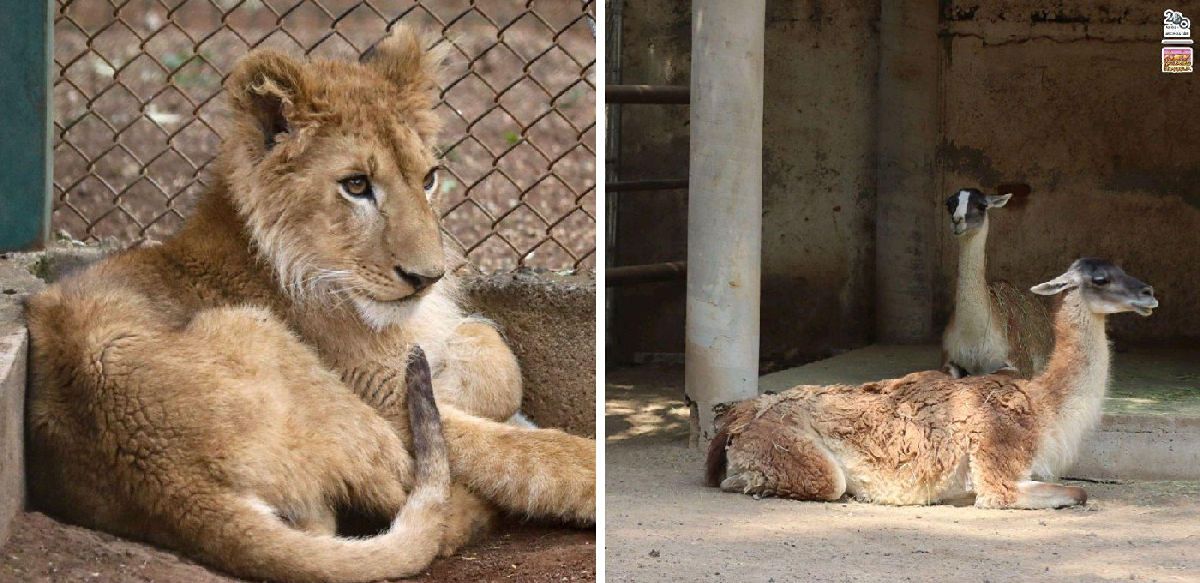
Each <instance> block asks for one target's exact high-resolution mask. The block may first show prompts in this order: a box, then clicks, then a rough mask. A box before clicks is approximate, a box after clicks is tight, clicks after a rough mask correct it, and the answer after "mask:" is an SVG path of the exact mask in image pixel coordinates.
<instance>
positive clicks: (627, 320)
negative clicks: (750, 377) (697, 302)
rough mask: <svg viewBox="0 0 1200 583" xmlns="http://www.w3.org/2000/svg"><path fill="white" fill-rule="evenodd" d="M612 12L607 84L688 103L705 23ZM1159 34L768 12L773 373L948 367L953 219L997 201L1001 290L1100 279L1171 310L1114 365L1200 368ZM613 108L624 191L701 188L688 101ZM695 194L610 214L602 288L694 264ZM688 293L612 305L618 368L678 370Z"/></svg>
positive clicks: (1138, 23) (767, 339)
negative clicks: (861, 365)
mask: <svg viewBox="0 0 1200 583" xmlns="http://www.w3.org/2000/svg"><path fill="white" fill-rule="evenodd" d="M614 4H621V8H620V11H619V12H616V11H614V14H617V13H619V15H620V18H621V21H620V25H619V27H617V26H614V27H612V28H611V30H618V29H619V30H620V36H619V41H620V55H619V56H620V60H619V63H610V65H609V67H610V68H616V69H617V70H618V71H619V79H620V81H619V82H620V83H623V84H645V85H650V86H664V87H681V86H682V87H686V86H687V85H688V84H689V83H692V82H693V80H692V79H691V76H692V74H694V72H695V71H696V70H697V65H696V63H695V62H694V59H695V58H696V55H697V54H698V53H697V48H696V47H694V46H693V45H692V42H693V37H692V36H691V32H690V31H691V26H692V24H693V23H692V20H691V16H692V8H693V4H692V3H688V2H649V3H636V4H631V3H614ZM1178 9H1179V10H1182V11H1184V12H1186V11H1187V6H1180V7H1178ZM1161 12H1162V11H1161V10H1149V9H1147V8H1145V7H1144V6H1142V5H1141V4H1137V3H1124V4H1121V5H1120V6H1106V7H1095V6H1092V5H1091V4H1089V3H1067V4H1065V5H1064V4H1061V3H1060V4H1055V5H1054V6H1050V5H1048V4H1046V3H1039V2H1017V3H1004V4H990V3H971V2H965V3H964V2H951V3H942V4H941V5H934V4H932V3H923V2H906V3H899V4H890V3H868V4H856V5H853V6H851V5H849V4H846V3H838V2H835V3H828V2H821V3H806V2H768V3H767V4H766V8H765V20H764V39H765V42H764V48H765V52H764V55H765V66H764V67H765V69H764V70H765V74H764V77H763V84H762V101H763V104H762V109H763V120H762V124H763V132H762V141H761V148H762V160H763V161H762V169H763V170H762V176H763V179H762V180H763V186H762V213H761V216H762V228H761V233H762V234H761V237H762V242H761V260H760V262H759V263H760V268H761V286H762V290H761V303H760V305H761V316H760V319H759V321H760V329H761V336H760V337H759V340H758V345H759V350H760V352H761V358H760V359H759V360H758V362H759V364H760V365H761V370H762V372H771V371H774V370H778V369H781V368H786V367H789V366H794V365H796V364H803V363H806V362H810V361H813V360H816V359H820V358H825V357H828V356H831V355H834V354H838V353H841V352H844V351H847V350H852V349H855V348H859V347H863V346H867V345H871V344H895V343H903V344H914V343H916V344H921V343H927V344H935V343H937V341H938V340H939V338H940V335H941V332H942V329H943V328H944V327H945V325H946V323H947V321H948V319H949V316H950V312H951V310H952V308H953V304H954V286H955V279H956V269H957V264H958V256H959V240H958V239H957V238H956V237H955V236H954V234H953V233H952V232H951V228H950V222H949V220H948V218H947V215H946V209H945V204H944V200H945V199H946V197H947V196H948V195H951V194H952V193H954V192H956V191H957V190H958V189H960V188H967V187H974V188H979V189H982V190H983V191H985V192H995V190H996V189H997V188H1000V187H1001V185H1003V184H1006V183H1007V184H1011V183H1020V184H1024V185H1027V186H1028V187H1029V189H1028V192H1027V193H1023V194H1020V195H1016V196H1015V197H1014V198H1013V199H1012V201H1011V203H1010V204H1009V205H1008V206H1006V207H1005V208H1000V209H995V210H994V211H992V212H991V213H990V214H989V217H990V221H991V231H990V234H989V235H988V242H987V255H986V257H987V280H988V281H1006V282H1008V283H1010V284H1012V285H1013V286H1015V287H1016V288H1017V289H1028V288H1029V286H1031V285H1033V284H1035V283H1038V282H1040V281H1044V280H1045V279H1047V278H1049V277H1051V276H1053V275H1056V274H1058V273H1060V272H1061V271H1062V269H1063V268H1064V267H1065V266H1066V265H1067V264H1069V263H1070V261H1072V260H1073V259H1075V258H1078V257H1083V256H1094V257H1103V258H1107V259H1110V260H1112V261H1114V262H1116V263H1117V264H1119V265H1123V266H1125V267H1126V268H1127V269H1128V270H1131V272H1136V273H1139V274H1140V276H1141V277H1143V278H1145V279H1146V280H1147V281H1149V282H1151V283H1152V284H1153V285H1154V287H1155V289H1156V290H1157V291H1158V292H1159V295H1160V297H1161V298H1162V300H1163V301H1162V306H1161V309H1160V310H1159V311H1158V312H1157V313H1156V314H1155V315H1154V316H1153V317H1151V318H1137V317H1128V318H1124V317H1119V318H1112V321H1111V333H1112V337H1113V338H1114V339H1115V342H1116V345H1117V349H1118V351H1120V350H1123V349H1124V348H1125V347H1153V346H1168V347H1184V348H1186V347H1194V346H1196V340H1197V338H1198V335H1197V332H1196V330H1197V329H1198V328H1197V326H1200V320H1197V317H1200V316H1198V314H1200V310H1198V309H1197V308H1198V307H1200V292H1198V291H1197V289H1196V285H1195V281H1196V276H1195V274H1194V273H1192V270H1191V269H1189V268H1188V266H1189V265H1191V264H1193V263H1194V262H1195V261H1196V260H1197V259H1200V255H1198V254H1200V239H1197V238H1196V237H1197V235H1196V234H1197V232H1198V230H1197V226H1200V210H1198V205H1200V203H1198V202H1197V198H1196V192H1195V190H1196V189H1195V187H1194V184H1193V182H1194V181H1193V180H1191V178H1190V177H1191V176H1192V174H1194V170H1193V168H1194V167H1195V166H1196V162H1197V160H1196V156H1197V155H1196V153H1195V151H1194V149H1191V148H1187V147H1181V146H1180V142H1178V141H1175V140H1173V138H1172V137H1171V136H1173V135H1175V134H1174V133H1173V130H1172V128H1174V127H1176V125H1175V124H1176V123H1177V120H1180V119H1186V118H1190V117H1191V116H1193V115H1194V114H1196V113H1197V105H1196V102H1195V100H1194V99H1191V96H1193V95H1194V94H1195V90H1196V88H1197V85H1196V80H1195V77H1194V76H1193V75H1168V74H1164V73H1162V72H1161V71H1160V70H1159V62H1158V52H1159V47H1160V46H1161V45H1160V43H1159V41H1160V38H1161V34H1162V24H1161V21H1162V14H1161ZM647 47H650V48H651V49H652V50H647ZM693 89H694V88H693ZM613 107H615V106H612V105H610V108H613ZM619 108H620V109H619V110H616V109H614V111H613V112H612V114H613V115H612V119H611V120H610V124H612V127H613V128H614V132H616V133H617V134H618V138H619V139H618V141H617V142H616V143H614V144H610V146H609V151H608V158H609V160H610V161H611V163H610V165H609V167H608V172H609V174H610V178H611V179H613V180H616V181H617V183H618V184H621V183H626V182H637V181H643V182H644V181H648V180H661V179H670V178H678V177H683V176H688V174H689V172H691V173H692V176H693V178H694V177H695V172H696V171H697V169H696V168H695V167H694V164H695V162H694V160H695V158H694V157H693V158H692V163H691V164H689V153H691V155H692V156H695V154H694V150H695V148H696V147H697V145H696V144H695V143H694V137H695V136H694V134H693V136H692V139H691V140H689V131H693V130H690V129H689V126H690V125H691V124H693V123H694V119H689V118H694V117H695V115H697V114H696V113H695V112H694V111H692V109H694V98H693V106H692V107H689V106H688V105H686V104H675V105H643V104H622V105H620V106H619ZM663 186H667V187H669V188H667V189H662V187H663ZM686 186H687V188H682V187H681V185H680V184H666V185H663V184H659V189H658V190H652V191H641V192H616V193H614V194H612V195H610V199H611V200H610V202H609V204H610V205H611V208H612V210H613V215H612V219H611V223H610V224H609V229H610V232H611V233H612V235H611V237H610V240H609V241H608V243H607V244H608V250H609V262H610V265H611V266H613V267H615V268H616V269H617V270H618V271H620V270H624V269H628V267H627V266H645V265H657V264H660V263H663V262H678V261H681V260H684V259H685V258H687V256H688V253H689V252H690V251H689V249H691V248H692V247H693V245H692V244H690V243H689V241H690V240H691V237H692V235H694V232H693V231H692V230H691V229H692V228H693V226H692V223H691V222H690V221H689V214H688V213H689V212H691V207H690V206H689V204H688V203H689V201H690V200H692V199H694V196H695V193H694V192H693V191H694V189H695V188H696V187H697V185H696V184H694V183H693V184H686ZM735 188H736V191H737V192H738V198H737V199H736V200H739V201H745V204H748V205H752V204H753V202H752V201H753V199H754V197H753V195H752V194H751V190H749V187H748V186H746V185H740V186H737V187H735ZM1166 250H1170V251H1166ZM688 267H691V266H690V265H689V266H688ZM689 271H690V270H689ZM680 273H681V271H680V270H676V271H675V272H673V273H672V272H664V274H660V277H659V278H658V279H657V280H653V279H651V280H650V281H646V280H642V281H641V282H639V283H637V284H632V283H631V284H628V285H617V284H612V283H611V282H610V286H611V287H610V288H609V290H610V293H611V294H612V295H611V296H610V300H609V303H610V306H609V312H608V322H609V332H610V335H609V340H608V344H609V347H610V350H611V352H610V363H621V364H635V363H645V362H680V361H681V360H682V356H683V354H684V352H685V344H686V342H685V328H686V327H685V325H684V320H685V318H684V312H685V305H686V301H685V295H686V291H685V290H686V287H687V286H686V285H685V280H684V279H683V278H682V277H680V275H679V274H680ZM689 275H690V273H689Z"/></svg>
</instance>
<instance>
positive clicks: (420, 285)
mask: <svg viewBox="0 0 1200 583" xmlns="http://www.w3.org/2000/svg"><path fill="white" fill-rule="evenodd" d="M396 275H398V276H400V279H402V280H404V283H407V284H408V285H410V286H412V288H413V291H414V292H419V291H421V290H423V289H425V288H427V287H429V286H431V285H433V284H435V283H437V281H438V280H439V279H441V278H442V277H443V276H444V275H446V273H445V272H444V271H439V272H437V273H431V274H428V275H427V274H424V273H417V272H415V271H408V270H406V269H404V268H403V267H400V266H399V265H397V266H396Z"/></svg>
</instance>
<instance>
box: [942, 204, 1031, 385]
mask: <svg viewBox="0 0 1200 583" xmlns="http://www.w3.org/2000/svg"><path fill="white" fill-rule="evenodd" d="M1010 198H1012V194H1011V193H1008V194H999V195H991V194H988V195H985V194H983V193H982V192H979V190H977V189H974V188H964V189H962V190H960V191H958V192H957V193H955V194H953V195H951V196H950V198H948V199H946V210H947V211H948V212H949V213H950V222H951V226H952V227H953V229H954V234H955V235H956V236H958V238H959V239H960V241H961V243H960V245H959V249H960V251H959V256H958V285H957V291H956V292H955V298H954V314H953V315H952V316H951V317H950V323H949V324H947V325H946V331H945V333H944V334H943V335H942V366H943V368H944V369H945V370H946V371H947V372H948V373H949V374H950V376H952V377H954V378H962V377H965V376H967V375H979V374H991V373H993V372H997V371H1000V370H1006V371H1010V372H1018V373H1019V376H1022V377H1024V378H1029V377H1032V376H1033V375H1035V374H1037V373H1039V372H1041V371H1042V369H1044V368H1045V367H1046V361H1047V359H1048V358H1049V355H1050V349H1051V346H1052V344H1053V339H1054V331H1053V329H1052V326H1051V319H1050V313H1049V312H1048V311H1047V310H1046V307H1045V306H1043V305H1042V303H1041V302H1039V301H1038V300H1037V298H1034V297H1031V296H1030V295H1029V294H1027V293H1025V292H1024V290H1021V289H1018V288H1017V287H1015V286H1013V285H1011V284H1008V283H1006V282H994V283H991V284H989V283H988V282H987V279H986V275H985V271H986V269H985V267H986V258H985V248H986V246H987V235H988V216H987V211H988V209H993V208H999V207H1002V206H1004V205H1005V204H1007V203H1008V200H1009V199H1010Z"/></svg>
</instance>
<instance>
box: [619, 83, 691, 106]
mask: <svg viewBox="0 0 1200 583" xmlns="http://www.w3.org/2000/svg"><path fill="white" fill-rule="evenodd" d="M690 91H691V89H690V88H689V87H687V86H685V85H607V86H605V87H604V99H605V100H606V101H605V103H677V104H687V103H689V102H690V101H691V97H690Z"/></svg>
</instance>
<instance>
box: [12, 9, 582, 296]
mask: <svg viewBox="0 0 1200 583" xmlns="http://www.w3.org/2000/svg"><path fill="white" fill-rule="evenodd" d="M34 1H36V0H34ZM55 1H56V4H57V12H56V15H55V21H54V29H55V30H54V40H55V47H54V64H55V68H56V75H57V77H56V79H55V82H54V107H55V120H54V121H55V126H54V128H55V132H56V135H55V148H54V189H55V195H56V200H55V205H54V218H53V221H54V228H55V229H56V231H57V232H58V233H60V235H61V236H64V237H70V238H72V239H77V240H83V241H98V240H109V239H112V240H117V241H121V242H132V241H137V240H139V239H158V238H162V237H164V236H165V235H169V234H170V233H172V232H174V231H175V229H177V228H178V227H179V225H180V223H181V222H182V220H183V219H184V217H186V216H187V213H188V211H189V209H190V208H191V207H192V205H193V204H194V203H195V201H196V199H197V197H198V196H199V195H200V193H201V192H203V191H204V189H205V187H206V185H207V183H208V181H209V180H210V177H209V176H208V171H209V169H210V165H211V164H212V162H213V159H214V157H215V156H216V153H217V148H218V145H219V141H220V136H219V134H218V128H219V127H220V126H219V125H218V124H217V123H216V120H217V119H218V118H220V117H221V116H222V115H223V112H222V110H223V108H224V107H225V104H224V100H223V99H221V98H220V97H221V93H222V91H221V83H222V82H223V80H224V78H225V77H226V75H228V74H229V72H230V69H231V68H232V66H233V64H234V63H235V62H236V61H237V59H238V57H240V56H241V55H243V54H245V53H246V52H247V51H249V50H250V49H253V48H256V47H272V48H276V49H281V50H284V51H287V52H289V53H292V54H297V55H300V54H303V55H311V56H316V57H330V58H357V57H358V55H360V54H361V53H362V52H363V51H365V50H366V49H368V48H369V47H370V46H372V45H373V44H375V43H376V42H377V41H378V40H379V39H381V38H382V37H383V36H384V35H385V34H386V32H387V30H388V29H389V27H390V26H391V25H392V24H394V23H396V22H397V21H400V20H404V21H405V22H411V23H415V24H418V25H420V26H423V27H424V28H426V29H428V30H432V31H440V32H441V33H442V36H443V37H444V40H442V41H441V42H447V43H450V45H451V48H452V50H451V51H450V52H451V59H450V63H449V67H448V68H447V70H446V71H445V74H444V77H443V79H442V80H441V87H442V99H441V103H440V104H439V106H438V108H439V111H440V113H441V116H442V118H443V120H445V121H446V129H445V131H444V132H443V134H442V138H441V143H440V144H439V147H440V150H441V151H442V152H443V155H444V160H443V163H444V164H443V168H444V172H443V174H442V178H443V179H442V181H441V184H442V187H441V188H442V189H443V192H442V200H443V208H442V209H441V211H442V217H443V225H444V229H445V231H446V234H447V235H448V236H449V237H450V239H451V240H452V241H453V242H454V243H456V244H457V245H458V246H459V247H460V248H461V250H462V251H463V253H464V254H465V255H466V257H467V258H468V259H469V260H470V262H471V264H473V265H474V266H475V267H476V268H478V269H479V270H481V271H483V272H488V273H494V272H501V271H508V270H512V269H515V268H518V267H524V266H528V267H535V268H547V269H554V270H562V269H593V268H594V265H595V228H596V224H595V213H596V188H595V170H596V165H595V164H596V153H595V126H596V119H595V99H596V88H595V54H596V42H595V37H594V36H593V35H594V21H593V15H594V13H595V5H594V1H591V0H589V1H581V0H531V1H525V2H517V1H504V0H487V1H467V0H417V1H412V0H408V1H394V0H55Z"/></svg>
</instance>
